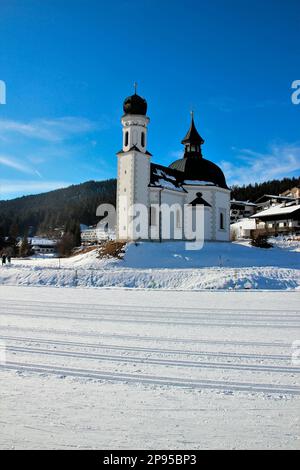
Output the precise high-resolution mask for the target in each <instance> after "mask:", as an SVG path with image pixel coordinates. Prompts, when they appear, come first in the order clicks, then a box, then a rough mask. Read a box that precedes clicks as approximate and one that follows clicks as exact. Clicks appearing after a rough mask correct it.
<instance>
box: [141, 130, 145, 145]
mask: <svg viewBox="0 0 300 470" xmlns="http://www.w3.org/2000/svg"><path fill="white" fill-rule="evenodd" d="M141 145H142V147H145V132H142V134H141Z"/></svg>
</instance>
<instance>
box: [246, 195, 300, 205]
mask: <svg viewBox="0 0 300 470" xmlns="http://www.w3.org/2000/svg"><path fill="white" fill-rule="evenodd" d="M270 199H276V200H278V201H294V200H295V198H294V197H289V196H278V195H276V194H264V195H263V196H261V197H260V198H258V199H257V200H256V201H255V202H256V203H259V202H264V201H268V200H270Z"/></svg>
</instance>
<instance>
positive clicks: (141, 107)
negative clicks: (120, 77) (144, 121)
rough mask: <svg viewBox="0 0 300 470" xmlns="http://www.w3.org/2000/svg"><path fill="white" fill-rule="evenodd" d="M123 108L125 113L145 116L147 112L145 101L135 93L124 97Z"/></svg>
mask: <svg viewBox="0 0 300 470" xmlns="http://www.w3.org/2000/svg"><path fill="white" fill-rule="evenodd" d="M123 110H124V113H125V114H141V115H143V116H145V115H146V113H147V101H146V100H145V98H142V97H141V96H139V95H137V94H136V93H135V94H134V95H132V96H128V98H126V99H125V101H124V104H123Z"/></svg>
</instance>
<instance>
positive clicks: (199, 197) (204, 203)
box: [190, 193, 211, 207]
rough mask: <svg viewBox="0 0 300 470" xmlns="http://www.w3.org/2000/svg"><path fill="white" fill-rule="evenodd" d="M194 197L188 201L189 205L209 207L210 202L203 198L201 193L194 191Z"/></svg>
mask: <svg viewBox="0 0 300 470" xmlns="http://www.w3.org/2000/svg"><path fill="white" fill-rule="evenodd" d="M196 196H197V197H196V199H194V200H193V201H192V202H190V205H191V206H199V205H201V206H206V207H211V204H209V203H208V202H207V201H205V199H203V197H202V193H196Z"/></svg>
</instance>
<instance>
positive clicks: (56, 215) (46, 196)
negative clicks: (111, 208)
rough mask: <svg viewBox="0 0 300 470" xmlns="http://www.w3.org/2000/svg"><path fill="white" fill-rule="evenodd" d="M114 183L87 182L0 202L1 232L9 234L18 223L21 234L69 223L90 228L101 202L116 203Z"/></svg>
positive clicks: (112, 181)
mask: <svg viewBox="0 0 300 470" xmlns="http://www.w3.org/2000/svg"><path fill="white" fill-rule="evenodd" d="M115 200H116V180H115V179H111V180H107V181H87V182H86V183H82V184H78V185H72V186H69V187H68V188H63V189H57V190H55V191H50V192H48V193H43V194H38V195H34V196H23V197H21V198H17V199H13V200H10V201H0V217H1V218H0V230H1V232H2V233H3V234H6V235H7V234H8V233H9V230H10V227H11V226H12V225H13V224H17V225H18V227H19V232H20V234H22V233H24V231H25V230H27V229H28V228H29V227H32V233H44V232H47V231H48V230H49V228H50V229H51V228H52V229H53V228H55V227H63V226H64V225H65V224H66V223H67V222H68V221H70V220H77V221H79V222H80V223H83V224H86V225H91V224H94V223H96V222H97V217H96V209H97V206H98V205H99V204H101V203H111V204H115Z"/></svg>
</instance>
